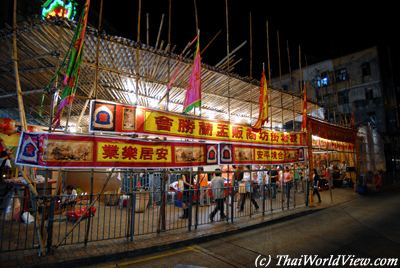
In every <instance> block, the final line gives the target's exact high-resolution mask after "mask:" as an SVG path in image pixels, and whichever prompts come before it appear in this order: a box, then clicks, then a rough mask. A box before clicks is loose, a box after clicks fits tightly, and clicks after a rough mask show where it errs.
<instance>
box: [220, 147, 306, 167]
mask: <svg viewBox="0 0 400 268" xmlns="http://www.w3.org/2000/svg"><path fill="white" fill-rule="evenodd" d="M303 160H304V151H303V148H300V149H288V148H276V147H273V148H272V147H261V146H246V145H236V144H220V162H221V164H239V165H240V164H261V165H265V164H284V163H293V162H299V161H303Z"/></svg>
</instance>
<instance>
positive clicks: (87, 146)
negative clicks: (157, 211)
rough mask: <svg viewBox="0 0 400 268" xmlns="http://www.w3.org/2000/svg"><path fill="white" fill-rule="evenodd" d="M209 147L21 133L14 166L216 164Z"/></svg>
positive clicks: (123, 139)
mask: <svg viewBox="0 0 400 268" xmlns="http://www.w3.org/2000/svg"><path fill="white" fill-rule="evenodd" d="M213 146H215V145H210V144H200V143H179V142H178V143H176V142H174V143H172V142H165V141H137V140H132V139H127V138H106V137H95V136H83V135H69V134H48V133H23V134H22V135H21V139H20V144H19V148H18V152H17V157H16V163H17V164H20V165H31V166H39V167H64V168H93V167H96V168H98V167H105V168H108V167H120V168H135V167H142V168H146V167H152V168H157V167H160V168H162V167H190V166H201V165H211V164H215V163H217V162H218V161H217V160H218V156H217V155H216V154H215V153H212V152H213V150H212V147H213ZM214 152H216V150H215V149H214Z"/></svg>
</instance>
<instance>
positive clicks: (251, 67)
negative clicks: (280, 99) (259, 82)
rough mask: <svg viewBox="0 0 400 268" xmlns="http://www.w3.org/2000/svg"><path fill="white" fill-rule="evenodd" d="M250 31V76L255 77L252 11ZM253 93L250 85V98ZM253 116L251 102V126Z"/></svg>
mask: <svg viewBox="0 0 400 268" xmlns="http://www.w3.org/2000/svg"><path fill="white" fill-rule="evenodd" d="M249 28H250V29H249V32H250V48H249V49H250V55H249V56H250V63H249V64H250V66H249V67H250V73H249V75H250V78H253V24H252V17H251V12H250V14H249ZM252 95H253V88H252V87H250V100H251V98H252ZM252 118H253V104H252V103H251V102H250V120H249V124H250V126H251V119H252Z"/></svg>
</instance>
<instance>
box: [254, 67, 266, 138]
mask: <svg viewBox="0 0 400 268" xmlns="http://www.w3.org/2000/svg"><path fill="white" fill-rule="evenodd" d="M258 102H259V105H260V108H259V113H258V120H257V122H256V123H255V124H254V126H252V129H253V130H254V131H259V130H261V127H262V126H263V125H264V123H265V122H268V84H267V79H266V77H265V71H264V70H263V71H262V73H261V81H260V98H259V99H258Z"/></svg>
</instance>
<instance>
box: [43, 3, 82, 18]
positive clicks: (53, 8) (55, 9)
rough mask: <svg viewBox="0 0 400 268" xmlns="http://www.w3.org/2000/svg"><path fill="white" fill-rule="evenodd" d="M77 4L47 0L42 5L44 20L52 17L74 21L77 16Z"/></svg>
mask: <svg viewBox="0 0 400 268" xmlns="http://www.w3.org/2000/svg"><path fill="white" fill-rule="evenodd" d="M76 6H77V4H76V3H75V2H74V1H70V0H47V1H46V2H45V3H44V4H43V5H42V19H48V18H51V17H59V18H66V19H68V20H73V19H74V17H75V14H76Z"/></svg>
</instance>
